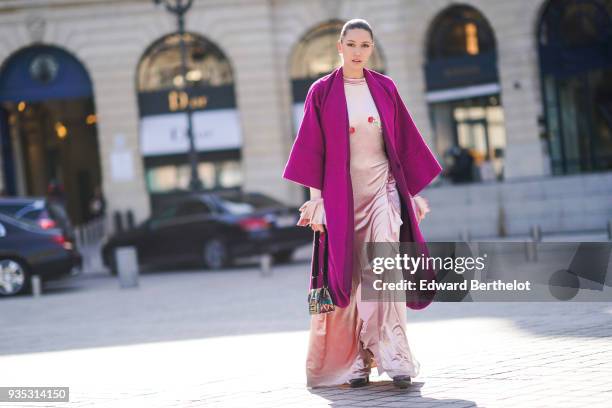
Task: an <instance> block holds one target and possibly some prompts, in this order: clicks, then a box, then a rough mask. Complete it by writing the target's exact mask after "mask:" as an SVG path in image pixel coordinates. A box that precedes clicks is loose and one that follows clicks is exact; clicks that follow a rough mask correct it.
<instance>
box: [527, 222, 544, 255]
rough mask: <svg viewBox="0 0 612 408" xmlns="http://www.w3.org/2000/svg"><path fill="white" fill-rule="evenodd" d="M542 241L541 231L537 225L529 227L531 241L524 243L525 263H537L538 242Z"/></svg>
mask: <svg viewBox="0 0 612 408" xmlns="http://www.w3.org/2000/svg"><path fill="white" fill-rule="evenodd" d="M541 241H542V229H541V228H540V226H539V225H538V224H536V225H532V226H531V241H529V242H527V243H526V246H525V250H526V253H525V257H526V258H527V261H533V262H537V261H538V242H541Z"/></svg>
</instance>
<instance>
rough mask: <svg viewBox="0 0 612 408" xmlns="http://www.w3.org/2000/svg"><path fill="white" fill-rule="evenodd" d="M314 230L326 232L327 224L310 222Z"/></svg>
mask: <svg viewBox="0 0 612 408" xmlns="http://www.w3.org/2000/svg"><path fill="white" fill-rule="evenodd" d="M310 228H312V230H313V231H319V232H325V224H310Z"/></svg>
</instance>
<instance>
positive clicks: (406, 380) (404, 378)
mask: <svg viewBox="0 0 612 408" xmlns="http://www.w3.org/2000/svg"><path fill="white" fill-rule="evenodd" d="M410 384H412V380H411V379H410V376H409V375H396V376H395V377H393V385H395V386H396V387H397V388H408V386H409V385H410Z"/></svg>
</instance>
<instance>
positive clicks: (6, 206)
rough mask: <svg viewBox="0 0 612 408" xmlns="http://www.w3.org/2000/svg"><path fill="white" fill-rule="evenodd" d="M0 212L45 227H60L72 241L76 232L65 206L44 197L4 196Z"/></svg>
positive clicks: (1, 200) (0, 199) (0, 204)
mask: <svg viewBox="0 0 612 408" xmlns="http://www.w3.org/2000/svg"><path fill="white" fill-rule="evenodd" d="M0 213H4V214H6V215H9V216H11V217H13V218H16V219H18V220H24V221H32V222H35V223H36V224H38V226H39V227H41V228H43V229H56V228H57V229H60V230H62V232H63V234H64V237H65V238H66V239H67V240H69V241H70V242H73V243H74V241H75V234H74V229H73V227H72V224H71V222H70V218H68V214H67V213H66V209H65V208H64V206H63V205H62V204H61V203H59V202H56V201H51V200H48V199H46V198H44V197H2V198H0Z"/></svg>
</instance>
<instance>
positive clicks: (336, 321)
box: [298, 77, 420, 387]
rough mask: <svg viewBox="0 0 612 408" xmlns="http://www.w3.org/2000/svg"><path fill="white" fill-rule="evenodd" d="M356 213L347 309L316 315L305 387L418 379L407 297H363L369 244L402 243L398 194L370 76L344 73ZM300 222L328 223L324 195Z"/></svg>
mask: <svg viewBox="0 0 612 408" xmlns="http://www.w3.org/2000/svg"><path fill="white" fill-rule="evenodd" d="M344 90H345V95H346V103H347V109H348V114H349V125H350V129H349V137H350V154H351V160H350V163H351V166H350V174H351V181H352V187H353V202H354V213H355V235H354V247H353V257H354V261H353V275H352V277H353V286H352V291H351V298H350V303H349V305H348V306H347V307H345V308H341V307H338V306H336V309H335V310H334V311H333V312H330V313H324V314H317V315H312V316H311V322H310V339H309V345H308V354H307V359H306V377H307V386H308V387H321V386H332V385H339V384H344V383H346V382H348V381H349V380H350V379H353V378H360V377H367V376H368V375H369V374H370V371H371V369H372V368H373V367H377V371H378V374H379V375H382V374H383V373H385V372H386V373H387V374H388V375H389V376H390V377H394V376H397V375H409V376H410V377H416V376H417V375H418V373H419V367H420V364H419V362H418V361H417V360H416V359H415V357H414V356H413V354H412V351H411V349H410V346H409V344H408V339H407V335H406V320H407V319H406V303H405V301H397V302H396V301H391V302H390V301H386V302H372V301H368V302H362V301H361V275H362V270H361V268H362V265H363V264H362V261H361V260H360V254H361V252H362V251H363V248H364V245H365V242H395V243H397V242H399V237H400V226H401V225H402V218H401V212H400V211H401V210H400V198H399V193H398V191H397V189H396V185H395V179H394V177H393V174H392V172H391V171H390V168H389V162H388V159H387V154H386V152H385V147H384V139H383V136H382V130H381V125H380V117H379V115H378V111H377V109H376V105H375V104H374V100H373V99H372V95H371V94H370V90H369V88H368V85H367V82H366V79H365V78H346V77H345V78H344ZM300 211H302V213H301V217H300V221H298V225H307V223H319V224H324V223H325V214H324V210H323V199H322V198H316V199H313V200H309V201H307V202H306V203H305V204H304V205H303V206H302V207H301V208H300Z"/></svg>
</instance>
